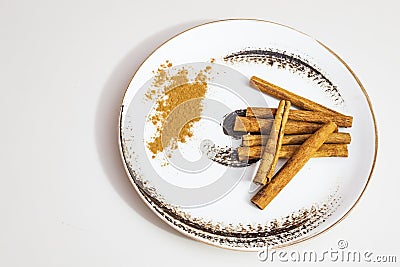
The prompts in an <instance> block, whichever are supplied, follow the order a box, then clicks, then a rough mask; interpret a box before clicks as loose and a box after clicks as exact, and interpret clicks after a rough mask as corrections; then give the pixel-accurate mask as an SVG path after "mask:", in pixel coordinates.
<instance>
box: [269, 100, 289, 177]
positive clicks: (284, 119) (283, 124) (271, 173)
mask: <svg viewBox="0 0 400 267" xmlns="http://www.w3.org/2000/svg"><path fill="white" fill-rule="evenodd" d="M289 110H290V101H285V107H284V109H283V115H282V122H281V128H280V129H279V136H278V141H277V144H276V152H275V154H274V160H273V161H272V164H271V168H270V169H269V172H268V173H267V181H266V183H269V182H270V181H271V179H272V176H274V173H275V168H276V164H277V163H278V159H279V153H280V151H281V146H282V141H283V136H284V132H285V128H286V122H287V120H288V116H289Z"/></svg>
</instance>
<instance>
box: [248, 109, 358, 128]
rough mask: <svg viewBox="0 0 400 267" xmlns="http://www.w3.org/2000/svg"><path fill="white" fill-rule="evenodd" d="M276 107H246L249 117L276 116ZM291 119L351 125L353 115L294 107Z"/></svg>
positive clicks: (340, 125) (290, 114)
mask: <svg viewBox="0 0 400 267" xmlns="http://www.w3.org/2000/svg"><path fill="white" fill-rule="evenodd" d="M275 113H276V108H260V107H248V108H247V109H246V116H247V117H257V118H263V119H269V118H272V117H273V116H275ZM289 120H294V121H307V122H316V123H327V122H329V121H332V122H334V123H336V125H337V126H339V127H351V126H352V124H353V117H352V116H347V115H342V114H329V113H324V112H320V111H312V110H296V109H292V110H290V112H289Z"/></svg>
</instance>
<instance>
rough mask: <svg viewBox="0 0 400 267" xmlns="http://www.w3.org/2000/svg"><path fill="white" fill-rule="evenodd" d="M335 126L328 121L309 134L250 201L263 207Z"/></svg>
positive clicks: (320, 144)
mask: <svg viewBox="0 0 400 267" xmlns="http://www.w3.org/2000/svg"><path fill="white" fill-rule="evenodd" d="M336 128H337V125H336V124H335V123H333V122H329V123H327V124H325V125H324V126H322V127H321V129H319V130H318V131H316V132H315V133H314V134H313V135H311V136H310V137H309V138H308V139H307V140H306V141H305V142H304V143H303V144H302V145H300V147H299V148H298V149H297V150H296V152H295V153H294V154H293V155H292V157H290V158H289V159H288V161H287V162H286V163H285V165H283V166H282V168H281V169H280V170H279V171H278V172H277V173H276V174H275V176H274V177H273V179H272V181H271V182H270V183H268V184H267V185H265V186H263V187H262V188H261V189H260V190H259V191H258V192H257V194H255V195H254V196H253V197H252V199H251V202H253V203H254V204H255V205H256V206H257V207H258V208H260V209H264V208H265V207H266V206H267V205H268V204H269V203H270V202H271V201H272V200H273V199H274V198H275V197H276V196H277V195H278V194H279V192H280V191H281V190H282V189H283V188H284V187H285V186H286V185H287V184H288V183H289V182H290V181H291V180H292V178H293V177H294V176H295V175H296V174H297V173H298V172H299V171H300V170H301V168H303V166H304V165H305V164H306V163H307V161H308V160H309V159H310V158H311V157H312V156H313V155H314V153H315V152H316V151H318V149H319V148H320V147H321V146H322V144H323V143H324V142H325V141H326V140H327V139H328V137H329V135H330V134H331V133H333V131H335V129H336Z"/></svg>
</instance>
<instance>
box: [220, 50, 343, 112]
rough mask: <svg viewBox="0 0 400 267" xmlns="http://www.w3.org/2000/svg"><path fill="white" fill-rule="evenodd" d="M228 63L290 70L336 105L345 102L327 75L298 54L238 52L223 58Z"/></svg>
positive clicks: (261, 51) (266, 51) (270, 51)
mask: <svg viewBox="0 0 400 267" xmlns="http://www.w3.org/2000/svg"><path fill="white" fill-rule="evenodd" d="M223 59H224V61H225V62H227V63H233V64H235V63H243V62H247V63H253V64H254V63H256V64H264V65H267V66H271V67H276V68H278V69H288V70H290V71H291V72H293V73H296V74H299V75H302V76H304V77H306V78H307V79H310V80H312V81H313V82H315V83H316V84H317V85H318V86H319V87H321V88H323V89H324V91H325V92H326V93H327V94H328V95H329V96H330V97H331V98H332V99H333V100H334V102H335V104H342V103H343V102H344V100H343V97H342V95H341V94H340V92H339V90H338V88H337V86H336V85H335V84H334V83H333V82H332V81H330V80H329V78H328V76H327V74H324V73H323V71H322V70H321V69H319V68H318V67H317V66H316V65H315V64H312V63H311V62H309V61H308V60H307V59H305V58H302V57H301V56H300V55H297V54H288V53H287V52H286V51H280V50H278V49H272V48H264V49H261V48H258V49H250V48H248V49H244V50H241V51H238V52H232V53H230V54H228V55H226V56H224V57H223Z"/></svg>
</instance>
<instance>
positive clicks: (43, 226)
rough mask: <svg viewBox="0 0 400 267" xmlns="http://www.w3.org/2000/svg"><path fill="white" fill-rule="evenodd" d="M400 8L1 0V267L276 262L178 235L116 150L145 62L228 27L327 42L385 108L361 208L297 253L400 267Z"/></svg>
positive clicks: (383, 4)
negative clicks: (128, 98)
mask: <svg viewBox="0 0 400 267" xmlns="http://www.w3.org/2000/svg"><path fill="white" fill-rule="evenodd" d="M396 2H397V1H344V0H336V1H329V2H328V1H324V2H323V1H268V0H263V1H253V0H246V1H237V2H234V1H227V0H225V1H215V0H214V1H210V0H201V1H193V2H189V1H177V0H168V1H159V2H156V1H140V2H139V1H135V0H129V1H128V0H127V1H122V0H114V1H104V0H103V1H99V0H97V1H94V0H93V1H87V0H85V1H82V0H80V1H78V0H70V1H50V0H48V1H45V0H36V1H28V0H26V1H21V0H14V1H11V0H0V90H1V95H0V123H1V131H0V137H1V139H0V159H1V161H0V162H1V165H0V166H1V167H0V266H7V267H8V266H140V265H141V264H145V265H144V266H148V265H149V264H150V263H151V265H154V266H172V265H175V266H188V265H190V266H231V267H232V266H252V265H254V266H256V265H257V266H262V265H264V266H265V265H266V264H268V263H265V262H264V263H263V262H259V261H258V260H257V255H256V253H244V252H237V251H229V250H225V249H221V248H215V247H212V246H208V245H205V244H203V243H199V242H196V241H193V240H191V239H189V238H187V237H184V236H182V235H181V234H179V233H177V232H175V231H174V230H172V229H170V228H169V226H167V225H166V224H164V223H163V222H162V221H161V220H160V219H158V217H156V215H154V214H153V213H152V212H151V211H150V210H149V209H148V208H147V207H146V206H145V205H144V204H143V203H142V201H141V200H140V198H139V197H138V196H137V194H136V193H135V191H134V189H133V188H132V186H131V185H130V183H129V181H128V179H127V177H126V174H125V172H124V169H123V167H122V164H121V160H120V156H119V151H118V145H117V119H118V112H119V105H120V101H121V98H122V95H123V92H124V90H125V88H126V86H127V84H128V82H129V80H130V78H131V75H132V74H133V72H134V71H135V70H136V69H137V67H138V66H139V64H140V63H141V62H142V61H143V60H144V59H145V58H146V57H147V55H148V54H149V53H150V52H151V51H152V50H154V49H155V48H156V47H157V46H158V45H160V44H161V43H162V42H164V41H165V40H166V39H168V38H170V37H171V36H173V35H175V34H177V33H178V32H180V31H182V30H185V29H187V28H189V27H191V26H194V25H197V24H199V23H203V22H207V21H211V20H216V19H224V18H259V19H266V20H271V21H275V22H278V23H282V24H286V25H288V26H291V27H294V28H296V29H298V30H300V31H303V32H305V33H308V34H310V35H311V36H313V37H315V38H316V39H318V40H320V41H322V42H323V43H325V44H326V45H327V46H328V47H330V48H332V49H333V50H334V51H335V52H336V53H338V54H339V55H340V56H341V57H342V58H343V59H344V60H345V61H346V62H347V63H348V64H349V65H350V67H351V68H352V69H353V70H354V71H355V73H356V74H357V75H358V77H359V78H360V79H361V81H362V83H363V84H364V86H365V88H366V90H367V92H368V94H369V96H370V98H371V100H372V104H373V106H374V111H375V115H376V118H377V121H378V130H379V151H378V160H377V163H376V167H375V171H374V174H373V177H372V180H371V182H370V184H369V186H368V188H367V190H366V192H365V194H364V196H363V197H362V199H361V201H360V203H359V204H358V205H357V206H356V208H355V209H354V210H353V211H352V212H351V214H350V215H349V216H348V217H347V218H346V219H345V220H344V221H343V222H341V223H340V224H339V225H337V226H335V227H334V228H333V229H332V230H330V231H328V232H327V233H324V234H323V235H320V236H319V237H316V238H314V239H312V240H309V241H307V242H304V243H301V244H299V245H296V246H293V247H290V248H289V249H287V250H288V251H290V250H294V249H296V250H299V251H304V250H313V249H314V250H317V251H324V250H329V249H330V248H337V242H338V240H340V239H344V240H346V241H347V242H348V244H349V249H352V250H361V251H364V250H369V251H372V252H374V254H375V255H378V254H382V255H397V261H398V262H399V261H400V251H399V249H398V247H399V246H398V239H399V238H400V230H399V227H398V218H399V216H398V212H399V207H398V204H397V203H398V201H399V188H400V182H399V181H400V175H399V173H398V172H396V171H395V170H396V166H397V165H398V161H397V156H396V154H398V153H396V151H399V148H400V147H399V144H398V143H397V142H395V140H398V138H397V134H396V131H397V130H398V129H397V128H396V124H397V122H398V117H397V116H395V113H397V112H398V111H397V103H398V102H397V99H398V97H399V93H398V90H399V85H398V83H399V82H398V81H399V77H400V72H399V67H398V64H399V62H400V53H399V51H398V48H399V47H400V39H399V30H398V27H399V25H400V16H399V15H398V12H399V6H397V4H396ZM396 98H397V99H396ZM297 265H298V266H301V264H299V263H297ZM332 265H335V264H333V263H332ZM336 265H337V263H336ZM394 265H395V264H391V265H390V266H394ZM358 266H359V264H358Z"/></svg>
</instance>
